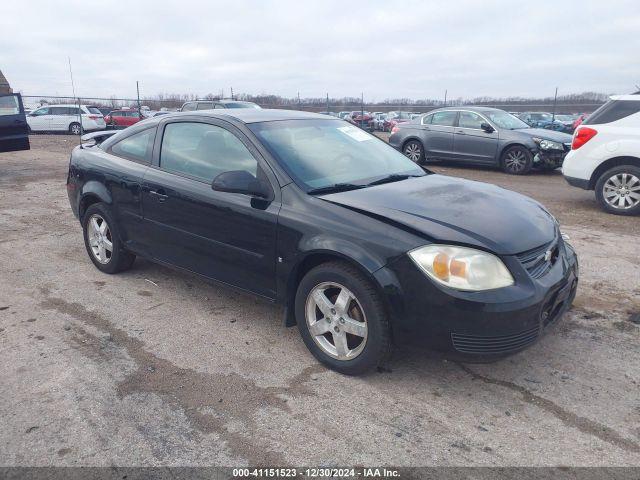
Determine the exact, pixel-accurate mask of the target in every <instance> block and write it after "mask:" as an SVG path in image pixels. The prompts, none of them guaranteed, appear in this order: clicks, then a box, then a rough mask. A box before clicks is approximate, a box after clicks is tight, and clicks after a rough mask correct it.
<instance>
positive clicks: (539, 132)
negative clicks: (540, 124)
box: [512, 128, 573, 143]
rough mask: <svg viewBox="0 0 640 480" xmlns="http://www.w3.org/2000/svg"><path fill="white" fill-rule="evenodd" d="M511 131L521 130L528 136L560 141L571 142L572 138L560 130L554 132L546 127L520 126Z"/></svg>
mask: <svg viewBox="0 0 640 480" xmlns="http://www.w3.org/2000/svg"><path fill="white" fill-rule="evenodd" d="M512 132H521V133H523V134H525V135H528V136H529V137H540V138H543V139H546V140H551V141H553V142H560V143H571V140H573V137H572V136H571V135H568V134H566V133H562V132H554V131H553V130H547V129H546V128H520V129H517V130H512Z"/></svg>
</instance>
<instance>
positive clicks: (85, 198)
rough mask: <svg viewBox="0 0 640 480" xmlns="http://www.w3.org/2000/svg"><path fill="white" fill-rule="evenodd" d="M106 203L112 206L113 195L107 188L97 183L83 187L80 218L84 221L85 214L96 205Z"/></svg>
mask: <svg viewBox="0 0 640 480" xmlns="http://www.w3.org/2000/svg"><path fill="white" fill-rule="evenodd" d="M100 202H102V203H106V204H108V205H111V204H112V198H111V194H110V193H109V191H108V190H107V188H106V187H105V186H104V185H103V184H101V183H99V182H95V181H91V182H87V183H85V184H84V186H83V187H82V192H81V194H80V200H79V203H78V218H79V219H80V221H82V218H83V217H84V213H85V212H86V211H87V208H89V207H90V206H91V205H93V204H94V203H100Z"/></svg>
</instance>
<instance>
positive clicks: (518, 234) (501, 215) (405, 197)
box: [321, 174, 556, 255]
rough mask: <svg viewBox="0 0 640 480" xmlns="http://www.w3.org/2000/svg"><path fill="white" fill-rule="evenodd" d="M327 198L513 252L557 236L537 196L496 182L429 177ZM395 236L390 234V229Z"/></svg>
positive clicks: (446, 239) (434, 233) (441, 237)
mask: <svg viewBox="0 0 640 480" xmlns="http://www.w3.org/2000/svg"><path fill="white" fill-rule="evenodd" d="M321 198H322V199H323V200H326V201H329V202H332V203H334V204H337V205H341V206H344V207H347V208H350V209H352V210H356V211H359V212H361V213H363V214H366V215H369V216H371V217H374V218H377V219H380V220H382V221H385V222H387V223H389V224H392V225H396V226H398V227H400V228H403V229H406V230H411V231H413V232H415V233H417V234H418V235H421V236H423V237H425V238H427V239H428V240H430V241H433V242H442V243H455V244H463V245H470V246H475V247H480V248H483V249H488V250H491V251H493V252H494V253H497V254H500V255H513V254H515V253H521V252H524V251H526V250H531V249H533V248H536V247H539V246H541V245H543V244H545V243H548V242H550V241H552V240H553V238H554V237H555V232H556V224H555V221H554V219H553V217H552V216H551V215H550V214H549V213H548V212H547V211H546V210H545V209H544V208H543V207H542V205H540V204H539V203H538V202H536V201H535V200H533V199H531V198H529V197H525V196H524V195H520V194H518V193H515V192H511V191H509V190H505V189H503V188H500V187H496V186H494V185H490V184H486V183H480V182H473V181H470V180H463V179H459V178H454V177H447V176H444V175H436V174H432V175H426V176H424V177H418V178H410V179H407V180H403V181H398V182H393V183H386V184H383V185H377V186H374V187H367V188H363V189H359V190H350V191H347V192H339V193H332V194H328V195H323V196H322V197H321ZM390 234H391V232H390Z"/></svg>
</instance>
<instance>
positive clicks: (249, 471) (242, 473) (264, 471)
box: [232, 468, 400, 478]
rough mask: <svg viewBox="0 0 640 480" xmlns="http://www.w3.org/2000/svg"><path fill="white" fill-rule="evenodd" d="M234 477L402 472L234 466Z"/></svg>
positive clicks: (391, 475) (383, 475) (390, 474)
mask: <svg viewBox="0 0 640 480" xmlns="http://www.w3.org/2000/svg"><path fill="white" fill-rule="evenodd" d="M232 474H233V477H234V478H250V477H257V478H296V477H298V476H299V475H302V476H304V477H306V478H350V477H351V478H357V477H363V478H398V477H400V472H399V471H398V470H394V469H389V468H234V469H233V472H232Z"/></svg>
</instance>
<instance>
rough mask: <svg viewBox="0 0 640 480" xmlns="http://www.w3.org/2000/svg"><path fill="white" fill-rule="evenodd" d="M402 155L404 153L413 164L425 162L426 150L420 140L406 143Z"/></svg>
mask: <svg viewBox="0 0 640 480" xmlns="http://www.w3.org/2000/svg"><path fill="white" fill-rule="evenodd" d="M402 153H404V155H405V156H406V157H407V158H409V159H410V160H411V161H412V162H415V163H422V162H424V148H423V147H422V143H420V142H419V141H418V140H409V141H408V142H407V143H405V144H404V147H403V148H402Z"/></svg>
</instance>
